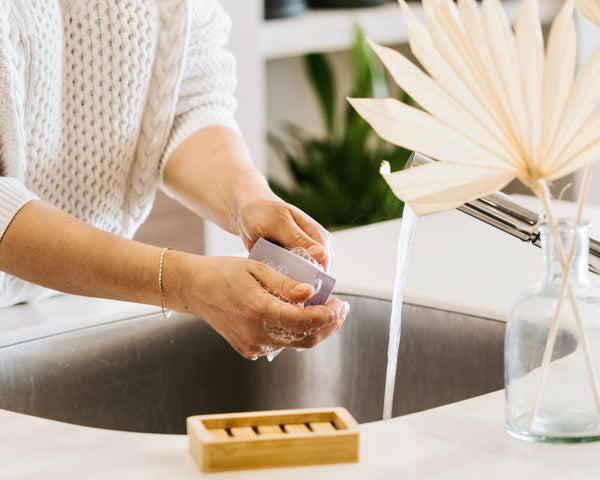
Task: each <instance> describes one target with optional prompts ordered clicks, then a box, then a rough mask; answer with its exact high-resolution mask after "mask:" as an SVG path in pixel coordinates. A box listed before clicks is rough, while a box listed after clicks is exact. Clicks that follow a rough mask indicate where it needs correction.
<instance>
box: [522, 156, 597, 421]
mask: <svg viewBox="0 0 600 480" xmlns="http://www.w3.org/2000/svg"><path fill="white" fill-rule="evenodd" d="M590 172H591V167H590V166H588V167H587V168H586V170H585V175H584V181H583V185H582V188H581V191H580V193H579V199H578V202H577V214H576V218H575V224H576V225H578V224H579V222H580V221H581V212H582V210H583V202H584V200H585V196H586V192H587V188H588V185H589V179H590ZM534 193H535V194H536V196H537V197H538V198H539V199H540V201H541V202H542V205H543V207H544V211H545V213H546V217H547V218H548V221H549V222H550V223H552V224H554V223H555V220H554V216H553V215H552V210H551V208H550V201H549V199H550V195H549V192H548V187H547V185H546V184H545V183H541V184H540V185H539V188H535V189H534ZM553 235H554V237H555V238H554V240H555V241H554V244H555V246H556V250H557V254H558V258H559V261H560V264H561V267H562V270H563V278H562V282H561V286H560V294H559V296H558V301H557V304H556V310H555V312H554V318H553V320H552V326H551V328H550V333H549V335H548V340H547V341H546V346H545V349H544V356H543V358H542V367H541V373H540V380H539V383H538V388H537V392H536V395H535V398H534V402H533V408H532V410H531V414H530V417H529V431H530V432H531V430H532V428H533V421H534V419H535V415H536V413H537V410H538V407H539V403H540V400H541V394H542V390H543V388H544V384H545V381H546V376H547V373H548V367H549V365H550V360H551V359H552V352H553V350H554V344H555V342H556V336H557V334H558V323H559V316H560V309H561V307H562V299H563V297H564V293H565V289H567V292H568V295H569V300H570V302H571V307H572V308H573V315H574V316H575V323H576V326H577V333H578V336H579V341H580V343H581V346H582V351H583V355H584V360H585V363H586V367H587V372H588V379H589V382H590V386H591V388H592V393H593V395H594V402H595V404H596V411H597V413H598V414H600V388H599V386H598V380H597V376H596V373H595V370H594V365H593V363H592V360H591V355H590V351H589V346H588V342H587V338H586V335H585V331H584V329H583V322H582V321H581V316H580V314H579V308H578V306H577V301H576V299H575V296H574V295H573V290H572V288H571V286H570V285H568V278H569V269H570V267H571V261H572V259H573V255H574V253H575V235H576V233H574V236H573V240H572V242H571V247H570V250H569V253H568V256H567V259H565V258H564V255H563V252H562V246H561V244H560V240H559V239H558V236H557V235H556V234H555V233H554V234H553Z"/></svg>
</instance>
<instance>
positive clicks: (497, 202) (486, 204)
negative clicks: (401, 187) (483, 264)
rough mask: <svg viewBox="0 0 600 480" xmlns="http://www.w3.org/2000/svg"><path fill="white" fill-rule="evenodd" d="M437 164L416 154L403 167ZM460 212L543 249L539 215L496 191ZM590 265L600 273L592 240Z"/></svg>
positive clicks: (597, 246) (599, 247)
mask: <svg viewBox="0 0 600 480" xmlns="http://www.w3.org/2000/svg"><path fill="white" fill-rule="evenodd" d="M434 161H435V160H433V159H431V158H429V157H427V156H425V155H421V154H420V153H416V152H415V153H413V154H412V155H411V156H410V158H409V159H408V161H407V162H406V166H405V167H404V168H410V167H413V166H418V165H424V164H426V163H431V162H434ZM457 210H460V211H461V212H464V213H467V214H469V215H471V216H472V217H475V218H477V219H478V220H481V221H482V222H485V223H487V224H489V225H492V226H494V227H496V228H499V229H500V230H502V231H504V232H506V233H509V234H510V235H513V236H515V237H517V238H519V239H521V240H523V241H524V242H529V243H532V244H533V245H535V246H536V247H541V240H540V232H539V224H540V222H541V219H540V216H539V215H538V214H537V213H535V212H532V211H531V210H528V209H527V208H525V207H523V206H522V205H519V204H518V203H516V202H515V201H514V200H513V199H512V198H511V197H509V196H508V195H506V194H504V193H501V192H497V193H493V194H491V195H488V196H486V197H482V198H478V199H476V200H472V201H470V202H467V203H465V204H464V205H462V206H460V207H458V208H457ZM588 263H589V269H590V271H591V272H593V273H596V274H600V242H598V241H597V240H594V239H593V238H590V255H589V260H588Z"/></svg>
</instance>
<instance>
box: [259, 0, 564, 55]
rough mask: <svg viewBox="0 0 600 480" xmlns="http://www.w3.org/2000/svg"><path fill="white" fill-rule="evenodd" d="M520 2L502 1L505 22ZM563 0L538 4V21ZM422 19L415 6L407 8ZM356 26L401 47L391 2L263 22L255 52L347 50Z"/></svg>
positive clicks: (400, 24) (402, 36)
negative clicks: (257, 48) (258, 50)
mask: <svg viewBox="0 0 600 480" xmlns="http://www.w3.org/2000/svg"><path fill="white" fill-rule="evenodd" d="M521 3H522V1H521V0H503V2H502V5H503V6H504V10H505V11H506V15H507V16H508V18H509V20H510V21H511V22H513V21H514V20H515V19H516V18H517V15H518V12H519V9H520V6H521ZM562 4H563V0H540V19H541V21H542V24H547V23H549V22H550V21H551V20H552V18H554V16H555V15H556V13H557V12H558V9H559V8H560V6H561V5H562ZM411 7H413V8H414V9H415V11H416V12H417V14H418V15H419V16H420V17H421V18H423V9H422V7H421V5H420V4H419V3H418V2H414V3H412V4H411ZM354 23H358V24H359V25H360V26H361V27H362V29H363V30H364V32H365V35H366V36H368V37H369V38H371V39H373V40H374V41H376V42H378V43H381V44H384V45H394V44H400V43H405V42H406V41H407V38H406V29H405V27H404V21H403V20H402V14H401V11H400V7H399V6H398V4H396V3H395V2H391V3H386V4H383V5H380V6H378V7H367V8H356V9H309V10H308V11H307V12H306V13H304V14H302V15H299V16H298V17H292V18H284V19H277V20H265V21H263V22H262V24H261V25H260V35H259V42H260V44H259V48H260V52H261V54H262V56H263V57H264V58H265V59H267V60H272V59H277V58H285V57H293V56H298V55H303V54H306V53H309V52H334V51H341V50H347V49H348V48H349V47H350V45H351V44H352V41H353V38H352V35H353V31H352V25H353V24H354Z"/></svg>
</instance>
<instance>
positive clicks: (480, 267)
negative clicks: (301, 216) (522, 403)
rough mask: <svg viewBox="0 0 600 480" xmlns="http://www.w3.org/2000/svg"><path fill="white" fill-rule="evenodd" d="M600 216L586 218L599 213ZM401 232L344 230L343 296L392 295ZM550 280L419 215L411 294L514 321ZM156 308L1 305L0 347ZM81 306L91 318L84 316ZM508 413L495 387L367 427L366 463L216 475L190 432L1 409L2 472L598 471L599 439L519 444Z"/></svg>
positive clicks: (483, 237) (98, 475) (487, 238)
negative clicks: (523, 297) (192, 444)
mask: <svg viewBox="0 0 600 480" xmlns="http://www.w3.org/2000/svg"><path fill="white" fill-rule="evenodd" d="M596 213H599V212H598V211H597V210H595V209H592V210H591V211H590V212H589V214H588V215H587V218H589V219H591V220H593V219H594V218H598V219H600V214H598V215H596ZM598 224H599V225H600V222H598ZM399 229H400V222H398V221H392V222H385V223H381V224H378V225H373V226H368V227H363V228H358V229H354V230H351V231H342V232H338V233H336V234H335V244H334V247H335V250H336V261H335V263H334V266H333V269H332V273H333V274H334V276H336V277H337V279H338V283H337V285H336V291H337V292H342V293H357V294H361V295H371V296H375V297H380V298H391V296H392V289H393V283H394V273H395V264H396V260H395V256H396V246H397V245H396V242H397V239H398V232H399ZM599 237H600V236H599ZM540 277H541V251H540V250H539V249H537V248H535V247H533V246H531V245H528V244H524V243H522V242H520V241H519V240H517V239H514V238H512V237H509V236H508V235H506V234H504V233H502V232H500V231H497V230H495V229H492V228H490V227H488V226H486V225H483V224H481V223H480V222H478V221H476V220H473V219H471V218H470V217H468V216H466V215H464V214H462V213H459V212H455V211H453V212H446V213H443V214H438V215H432V216H429V217H424V218H421V219H420V220H419V222H418V225H417V231H416V234H415V240H414V244H413V254H412V257H411V262H410V265H409V273H408V278H407V285H406V291H405V301H406V302H408V303H414V304H422V305H429V306H433V307H439V308H444V309H447V310H454V311H459V312H463V313H472V314H475V315H481V316H486V317H489V318H496V319H500V320H504V319H505V318H506V315H507V313H508V310H509V308H510V305H511V304H512V302H513V301H514V300H515V298H516V297H517V296H518V294H519V293H520V292H521V291H523V290H524V289H525V288H526V287H528V286H529V285H530V284H532V283H534V282H535V281H537V280H539V279H540ZM156 310H157V309H156V308H155V307H147V306H143V305H135V304H122V303H120V302H110V301H104V300H98V299H88V298H84V297H70V296H59V297H55V298H51V299H47V300H44V301H42V302H39V303H37V304H32V305H20V306H16V307H11V308H8V309H4V310H0V345H7V344H11V343H17V342H19V341H23V340H24V339H26V338H32V337H35V338H39V337H41V336H45V335H49V334H52V333H53V332H54V331H58V330H59V329H65V328H66V329H73V328H81V326H85V325H90V324H97V323H105V322H110V321H115V320H117V319H118V318H120V317H121V318H122V317H123V316H125V315H126V316H136V315H143V314H145V313H148V312H151V311H156ZM73 311H76V312H78V313H79V314H80V315H81V312H87V317H86V318H83V319H80V320H79V322H82V323H73V317H72V315H71V312H73ZM503 408H504V399H503V395H502V392H496V393H493V394H490V395H485V396H482V397H479V398H476V399H471V400H467V401H464V402H460V403H457V404H453V405H449V406H446V407H441V408H438V409H434V410H429V411H426V412H421V413H418V414H414V415H409V416H405V417H400V418H396V419H393V420H391V421H386V422H374V423H370V424H364V425H361V426H360V430H361V447H360V448H361V460H360V462H359V463H357V464H345V465H332V466H320V467H302V468H288V469H274V470H261V471H260V472H259V473H258V472H256V471H254V472H233V473H223V474H210V475H203V474H201V473H200V472H199V471H198V469H197V468H196V466H195V464H194V463H193V461H192V459H191V457H190V455H189V454H188V452H187V438H186V437H185V436H181V435H156V434H139V433H127V432H115V431H109V430H100V429H93V428H88V427H81V426H75V425H69V424H64V423H59V422H54V421H49V420H44V419H40V418H35V417H29V416H25V415H20V414H16V413H12V412H7V411H2V410H0V424H1V425H2V435H0V479H2V480H4V479H7V480H20V479H27V480H29V479H42V478H43V479H44V480H55V479H56V480H58V479H61V480H63V479H65V478H77V479H82V480H87V479H112V478H122V479H137V478H139V479H142V478H143V479H144V480H153V479H169V480H171V479H188V478H189V479H193V478H202V477H208V478H232V479H233V478H235V479H244V478H247V479H254V478H261V479H264V480H267V479H270V478H277V479H280V478H286V479H306V478H307V477H309V476H310V477H311V478H315V479H316V478H327V479H331V478H344V479H346V480H350V479H355V478H369V479H373V478H382V479H383V478H410V479H413V478H424V479H436V478H440V479H442V478H443V479H448V480H452V479H465V478H477V479H480V478H486V479H514V478H520V477H522V478H546V479H559V478H560V479H563V478H570V479H588V478H590V479H592V478H594V479H597V478H599V476H600V474H599V473H598V472H599V471H600V443H591V444H586V445H546V444H531V443H527V442H524V441H521V440H516V439H513V438H511V437H509V436H508V435H507V434H506V433H505V432H504V428H503Z"/></svg>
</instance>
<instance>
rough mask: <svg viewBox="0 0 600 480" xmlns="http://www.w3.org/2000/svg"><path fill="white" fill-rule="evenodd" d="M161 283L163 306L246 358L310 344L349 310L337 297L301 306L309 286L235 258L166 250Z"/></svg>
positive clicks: (336, 325)
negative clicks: (197, 322)
mask: <svg viewBox="0 0 600 480" xmlns="http://www.w3.org/2000/svg"><path fill="white" fill-rule="evenodd" d="M163 285H164V290H163V293H164V301H165V306H166V307H169V308H174V309H176V310H178V311H182V312H190V313H193V314H195V315H197V316H198V317H199V318H202V319H203V320H205V321H206V322H207V323H209V324H210V326H211V327H212V328H214V329H215V330H216V331H217V332H218V333H219V334H220V335H221V336H222V337H223V338H225V340H227V342H229V344H231V346H232V347H233V348H234V349H235V350H236V351H237V352H238V353H240V355H242V356H244V357H245V358H248V359H256V358H258V357H260V356H262V355H266V354H268V353H271V352H276V351H278V350H280V349H282V348H284V347H291V348H311V347H314V346H315V345H316V344H318V343H319V342H321V341H322V340H324V339H325V338H327V337H328V336H329V335H331V334H332V333H334V332H335V331H337V330H338V328H340V326H341V324H342V323H343V322H344V320H345V318H346V316H347V314H348V310H349V306H348V304H347V303H346V302H342V301H340V300H338V299H331V300H329V302H327V304H326V305H320V306H309V307H303V306H302V305H300V304H301V303H303V302H305V301H306V300H308V298H309V297H310V296H311V295H312V293H313V288H312V286H311V285H307V284H303V283H298V282H296V281H294V280H292V279H290V278H288V277H286V276H284V275H282V274H280V273H279V272H277V271H276V270H274V269H272V268H271V267H269V266H268V265H265V264H262V263H260V262H256V261H254V260H248V259H244V258H237V257H201V256H197V255H191V254H186V253H182V252H176V251H168V252H167V253H166V255H165V269H164V277H163Z"/></svg>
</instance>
